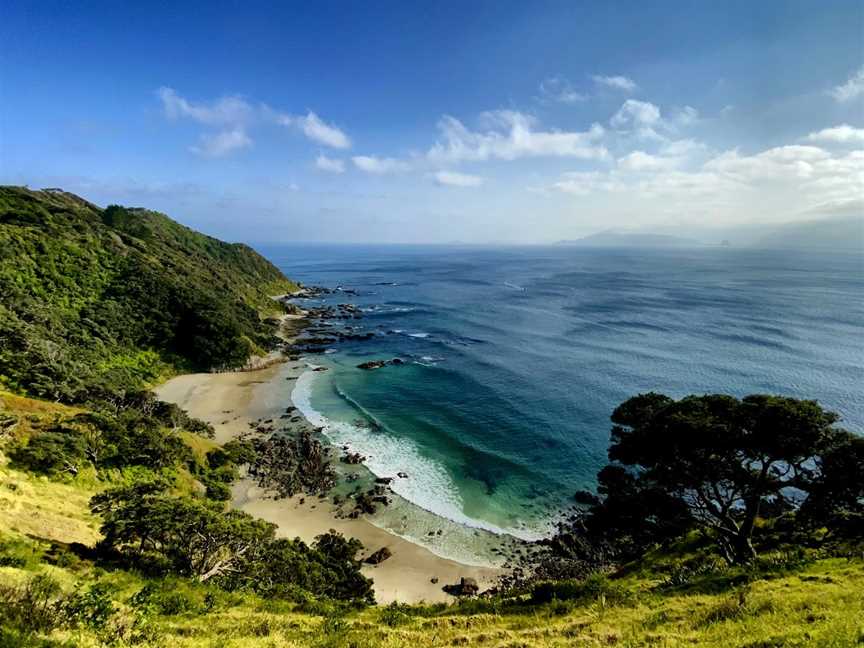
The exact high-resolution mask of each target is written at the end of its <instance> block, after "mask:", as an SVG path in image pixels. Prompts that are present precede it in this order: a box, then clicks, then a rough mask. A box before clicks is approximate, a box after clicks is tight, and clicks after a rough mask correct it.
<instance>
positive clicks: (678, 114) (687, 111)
mask: <svg viewBox="0 0 864 648" xmlns="http://www.w3.org/2000/svg"><path fill="white" fill-rule="evenodd" d="M672 120H673V121H674V122H675V123H676V124H678V125H680V126H691V125H693V124H695V123H696V122H698V121H699V111H698V110H696V109H695V108H694V107H693V106H684V107H683V108H679V109H678V110H676V111H675V113H674V114H673V115H672Z"/></svg>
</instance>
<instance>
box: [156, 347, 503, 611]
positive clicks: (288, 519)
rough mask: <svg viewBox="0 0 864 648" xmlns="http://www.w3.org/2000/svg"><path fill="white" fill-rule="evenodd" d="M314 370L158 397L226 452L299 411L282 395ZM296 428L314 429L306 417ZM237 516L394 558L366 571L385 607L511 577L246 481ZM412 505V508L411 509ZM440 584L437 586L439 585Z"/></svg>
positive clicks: (243, 377) (211, 378)
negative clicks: (340, 539) (258, 426)
mask: <svg viewBox="0 0 864 648" xmlns="http://www.w3.org/2000/svg"><path fill="white" fill-rule="evenodd" d="M306 370H307V367H306V365H305V363H304V362H303V361H302V360H297V361H292V360H290V359H288V360H286V361H283V362H278V363H274V364H269V365H268V366H266V367H264V368H261V369H252V370H249V369H247V370H243V371H233V372H222V373H201V374H184V375H181V376H176V377H174V378H172V379H170V380H168V381H167V382H165V383H163V384H162V385H160V386H159V387H157V388H155V389H154V390H153V391H154V392H155V393H156V395H157V396H158V397H159V398H160V399H161V400H164V401H167V402H171V403H174V404H176V405H178V406H179V407H182V408H183V409H185V410H186V411H187V412H189V414H190V415H191V416H193V417H195V418H199V419H201V420H204V421H206V422H208V423H210V424H211V425H213V428H214V430H215V434H214V440H215V441H216V443H218V444H220V445H221V444H224V443H226V442H228V441H230V440H231V439H234V438H237V437H239V436H240V435H242V434H245V433H247V432H248V431H249V429H250V423H254V422H255V421H256V420H258V419H260V418H270V417H273V416H274V414H278V412H282V411H284V409H285V407H286V406H288V405H292V402H291V391H292V389H284V388H283V389H281V390H278V389H274V387H276V386H277V385H280V386H281V383H282V381H289V382H291V381H296V380H297V378H299V376H300V375H301V374H302V373H304V371H306ZM288 425H290V426H292V427H295V426H296V427H297V428H299V427H303V426H308V425H309V423H308V421H306V419H305V417H302V418H301V420H300V421H299V422H296V423H294V424H292V423H288ZM231 505H232V506H233V507H234V508H237V509H239V510H242V511H245V512H247V513H249V514H251V515H254V516H256V517H259V518H261V519H264V520H266V521H268V522H272V523H274V524H276V525H277V527H278V529H277V535H280V536H283V537H299V538H301V539H302V540H303V541H304V542H307V543H309V542H312V541H313V540H314V539H315V536H317V535H320V534H322V533H326V532H327V531H329V530H330V529H335V530H336V531H339V532H341V533H343V534H344V535H346V536H351V537H355V538H357V539H358V540H360V541H361V542H362V543H363V546H364V551H363V553H362V554H361V557H365V556H368V555H369V554H372V553H373V552H376V551H378V550H379V549H381V548H382V547H387V548H388V549H389V550H390V551H391V552H392V556H391V557H390V558H388V559H387V560H385V561H383V562H381V563H379V564H378V565H374V566H373V565H367V564H364V565H363V568H362V571H363V573H364V574H365V575H366V576H368V577H370V578H372V579H373V580H374V590H375V597H376V600H377V601H378V603H390V602H392V601H399V602H403V603H418V602H421V601H426V602H430V603H431V602H444V601H454V600H455V597H453V596H451V595H449V594H447V593H446V592H444V591H443V589H442V587H443V586H444V585H452V584H456V583H458V582H459V581H460V579H461V578H463V577H464V578H473V579H474V580H476V582H477V584H478V585H479V587H480V589H481V590H483V589H486V588H489V587H492V586H494V585H496V584H497V582H498V579H499V578H500V577H501V576H505V575H507V574H508V573H510V570H509V569H507V568H504V567H494V566H476V565H468V564H464V563H461V562H458V561H456V560H451V559H449V558H444V557H442V556H439V555H437V554H436V553H434V552H432V551H431V550H430V549H429V548H427V547H426V546H424V545H422V544H419V543H418V542H415V541H413V540H411V539H408V538H405V537H402V536H400V535H397V534H396V533H395V532H391V531H390V530H388V529H386V528H382V527H380V526H377V525H376V524H374V523H373V522H371V521H370V520H368V519H366V518H365V517H362V516H361V517H359V518H356V519H349V518H345V517H342V516H338V517H337V512H338V510H339V509H338V507H336V506H334V505H333V504H332V502H331V500H330V499H329V498H326V497H325V498H315V497H308V496H307V497H303V496H301V495H296V496H295V497H293V498H287V499H280V500H276V499H273V498H272V497H270V496H268V494H267V493H266V492H265V491H264V490H262V489H260V488H258V487H257V485H256V484H255V483H254V482H252V481H251V480H250V479H247V478H241V479H240V480H237V481H236V482H235V483H234V484H233V486H232V502H231ZM409 505H410V504H409ZM433 580H434V581H435V582H433Z"/></svg>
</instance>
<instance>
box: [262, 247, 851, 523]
mask: <svg viewBox="0 0 864 648" xmlns="http://www.w3.org/2000/svg"><path fill="white" fill-rule="evenodd" d="M259 249H260V250H261V251H262V252H263V253H264V254H265V255H266V256H268V257H269V258H270V259H271V260H272V261H273V262H274V263H276V265H277V266H278V267H279V268H280V269H281V270H283V271H284V272H285V273H286V274H287V275H288V276H290V277H292V278H295V279H297V280H299V281H301V282H303V283H304V284H307V285H321V286H326V287H330V288H336V287H339V286H341V287H342V288H345V289H353V290H356V292H357V294H356V295H350V294H349V295H346V294H343V293H339V292H337V293H335V294H334V295H331V296H328V297H327V298H326V299H325V300H322V301H327V302H330V303H343V302H352V303H355V304H357V305H358V306H360V307H362V309H363V310H364V317H363V318H362V319H360V320H354V321H352V322H350V323H351V324H353V325H355V326H357V327H358V328H360V329H361V330H364V331H372V332H374V333H375V334H376V335H375V337H374V338H373V339H372V340H370V341H363V342H348V343H342V344H340V346H338V347H336V348H335V350H331V351H330V352H328V353H327V354H325V355H323V356H318V357H315V358H312V359H311V361H312V362H314V363H316V364H324V365H326V366H328V367H329V368H330V371H327V372H314V373H313V372H307V374H305V375H304V376H303V377H302V378H301V380H300V381H299V383H298V386H297V387H296V388H295V397H297V399H298V402H299V403H300V404H301V409H302V410H304V413H306V414H307V416H310V417H312V418H317V420H318V421H319V422H321V423H325V424H326V425H327V429H326V433H327V434H328V435H329V436H330V437H331V439H332V440H333V441H334V442H335V443H338V444H343V443H347V444H349V445H350V446H351V447H352V449H353V450H356V451H359V452H361V453H362V454H364V455H367V456H368V457H369V459H368V461H367V464H366V465H367V466H368V467H369V468H370V469H371V470H372V471H373V472H374V473H376V474H378V475H380V476H395V475H396V473H397V472H398V471H404V472H405V473H407V474H408V478H407V479H398V480H396V481H394V483H393V487H394V490H395V491H396V492H397V493H399V494H400V495H402V496H403V497H404V498H406V499H407V500H409V501H411V502H413V503H415V504H417V505H419V506H421V507H423V508H425V509H426V510H428V511H431V512H434V513H437V514H439V515H441V516H444V517H446V518H449V519H450V520H452V521H455V522H459V523H463V524H469V525H473V526H478V527H484V528H487V529H490V530H507V531H510V532H512V533H514V534H517V535H520V536H523V537H535V536H537V535H538V534H540V533H542V532H543V531H544V530H545V529H546V528H548V525H549V523H550V520H552V519H553V518H554V515H555V514H556V512H559V511H560V510H561V509H562V508H563V507H566V506H569V505H570V504H572V497H573V493H574V492H575V491H576V490H578V489H581V488H591V487H592V486H593V484H594V476H595V474H596V472H597V470H598V469H599V468H600V467H601V466H602V465H603V464H604V463H605V460H606V456H605V452H606V447H607V445H608V439H609V430H610V425H611V424H610V421H609V415H610V414H611V412H612V410H613V409H614V408H615V406H616V405H617V404H618V403H620V402H621V401H623V400H624V399H626V398H628V397H629V396H632V395H634V394H637V393H640V392H646V391H652V390H653V391H659V392H663V393H666V394H668V395H670V396H675V397H680V396H683V395H685V394H689V393H703V392H704V393H708V392H723V393H730V394H734V395H738V396H741V395H746V394H749V393H776V394H785V395H790V396H796V397H806V398H817V399H818V400H819V401H820V402H821V403H822V404H823V405H825V406H826V407H828V408H830V409H832V410H834V411H836V412H838V413H840V415H841V416H842V419H843V421H842V425H844V426H845V427H847V428H848V429H851V430H855V431H858V432H864V398H862V397H861V387H862V385H864V345H862V344H861V340H862V339H864V272H862V270H864V256H862V255H860V254H849V253H845V254H839V253H838V254H835V253H814V252H803V251H779V250H751V249H735V248H719V247H718V248H709V247H705V248H693V249H585V248H579V247H570V246H555V247H552V246H549V247H506V248H503V247H502V248H489V247H443V246H434V247H433V246H430V247H420V246H413V247H407V246H405V247H400V246H377V247H367V246H309V245H304V246H288V245H286V246H273V245H270V246H259ZM394 357H399V358H402V359H404V360H406V361H407V362H406V364H404V365H402V366H388V367H384V368H381V369H378V370H374V371H364V370H361V369H358V368H356V365H357V364H359V363H361V362H364V361H366V360H372V359H389V358H394Z"/></svg>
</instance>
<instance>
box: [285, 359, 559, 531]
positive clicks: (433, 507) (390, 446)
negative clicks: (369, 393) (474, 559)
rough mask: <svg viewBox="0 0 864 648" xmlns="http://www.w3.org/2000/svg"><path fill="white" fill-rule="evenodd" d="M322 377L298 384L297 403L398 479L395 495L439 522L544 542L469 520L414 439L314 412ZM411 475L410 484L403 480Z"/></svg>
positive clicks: (330, 433) (375, 467)
mask: <svg viewBox="0 0 864 648" xmlns="http://www.w3.org/2000/svg"><path fill="white" fill-rule="evenodd" d="M317 378H318V374H317V373H315V372H312V371H306V372H304V373H303V374H302V375H301V376H300V377H299V378H298V379H297V381H296V383H295V385H294V389H293V391H292V393H291V400H292V402H293V403H294V405H295V406H296V407H297V409H298V410H300V412H301V413H302V414H303V416H305V417H306V419H307V420H308V421H309V422H310V423H311V424H312V425H314V426H316V427H321V428H323V433H324V435H325V436H326V437H327V438H328V439H329V440H330V442H331V443H333V444H334V445H337V446H347V447H348V449H349V450H350V451H351V452H359V453H360V454H362V455H363V456H365V457H366V461H365V462H364V465H365V466H366V468H368V469H369V471H371V472H372V473H373V474H374V475H375V476H376V477H393V478H394V479H393V481H392V482H391V483H390V487H391V489H392V490H393V492H394V493H396V494H397V495H399V496H401V497H403V498H404V499H406V500H407V501H409V502H411V503H412V504H414V505H416V506H418V507H420V508H422V509H424V510H426V511H428V512H430V513H433V514H435V515H438V516H439V517H442V518H445V519H447V520H450V521H451V522H455V523H457V524H461V525H463V526H467V527H472V528H475V529H482V530H485V531H489V532H491V533H495V534H507V535H511V536H514V537H518V538H521V539H523V540H538V539H540V538H542V537H543V536H544V535H545V530H544V531H541V530H534V529H528V528H502V527H499V526H497V525H495V524H492V523H490V522H486V521H484V520H478V519H476V518H472V517H469V516H468V515H466V514H465V513H464V512H463V510H462V499H461V497H460V496H459V492H458V489H457V488H456V485H455V484H454V483H453V480H452V479H451V478H450V476H449V475H448V474H447V471H446V470H444V468H443V467H442V466H441V465H440V464H438V463H437V462H436V461H434V460H432V459H430V458H428V457H425V456H423V455H422V454H421V453H420V452H419V450H418V448H417V446H416V445H414V444H413V443H412V442H411V441H409V440H408V439H402V438H398V437H395V436H393V435H391V434H389V433H387V432H381V431H376V432H372V431H370V430H367V429H363V428H361V427H358V426H356V425H353V424H351V423H348V422H345V421H335V420H332V419H330V418H328V417H327V416H325V415H324V414H322V413H321V412H319V411H318V410H316V409H315V408H314V407H313V406H312V402H311V400H312V388H313V385H314V382H315V380H316V379H317ZM399 472H405V473H406V474H407V475H408V477H407V478H404V479H403V478H398V477H397V473H399Z"/></svg>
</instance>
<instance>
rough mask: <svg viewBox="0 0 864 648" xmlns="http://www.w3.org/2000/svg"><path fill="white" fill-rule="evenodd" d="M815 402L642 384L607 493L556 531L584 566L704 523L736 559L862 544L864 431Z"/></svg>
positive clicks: (558, 542)
mask: <svg viewBox="0 0 864 648" xmlns="http://www.w3.org/2000/svg"><path fill="white" fill-rule="evenodd" d="M837 421H838V416H837V415H836V414H834V413H832V412H828V411H825V410H824V409H822V407H820V406H819V404H818V403H816V402H815V401H807V400H797V399H794V398H784V397H779V396H764V395H753V396H747V397H746V398H743V399H740V400H739V399H737V398H734V397H732V396H726V395H721V394H709V395H704V396H688V397H686V398H683V399H681V400H678V401H676V400H673V399H671V398H669V397H668V396H664V395H662V394H655V393H649V394H641V395H639V396H635V397H633V398H631V399H629V400H627V401H625V402H624V403H622V404H621V405H620V406H618V408H616V409H615V411H614V412H613V414H612V422H613V423H614V427H613V428H612V443H611V445H610V446H609V459H610V460H612V463H611V464H609V465H608V466H606V467H605V468H603V469H602V470H601V471H600V473H599V474H598V476H597V481H598V495H599V497H598V496H595V495H593V494H591V493H579V494H578V495H577V498H578V500H579V501H580V502H581V504H582V505H583V508H582V510H581V512H580V513H579V514H578V515H576V516H575V517H574V519H572V520H571V521H570V522H569V523H568V524H566V525H564V529H563V530H562V532H561V533H560V534H559V535H558V536H557V537H556V538H555V539H554V540H553V542H552V546H553V548H554V549H555V551H556V553H557V554H558V555H559V556H564V557H569V558H571V559H573V560H574V561H575V563H576V565H577V566H581V567H582V568H583V569H585V568H587V569H591V568H596V566H598V565H603V564H607V565H613V564H620V563H621V562H622V561H626V560H632V559H634V558H640V557H641V556H643V555H644V554H645V553H646V552H647V551H650V550H651V549H652V548H654V547H656V546H657V545H658V544H663V543H669V542H672V541H676V540H680V539H681V538H683V537H685V536H687V535H688V534H690V533H693V532H698V533H699V534H700V535H701V536H703V537H704V538H706V539H707V540H709V541H710V542H711V543H713V545H714V551H716V552H717V553H718V554H719V556H720V557H721V558H722V560H723V561H725V562H726V563H727V564H729V565H746V564H750V563H754V562H755V561H756V558H757V550H759V549H764V550H777V549H778V548H784V549H787V550H793V549H794V550H797V549H799V548H802V547H813V548H822V549H828V548H830V549H832V550H836V551H839V552H841V553H843V552H846V553H850V552H851V553H854V551H857V550H858V549H860V542H861V540H862V539H864V478H862V475H864V438H862V437H860V436H856V435H853V434H851V433H849V432H846V431H844V430H842V429H839V428H837V427H835V424H836V423H837Z"/></svg>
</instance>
